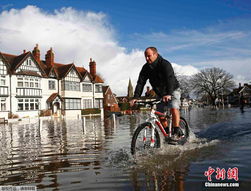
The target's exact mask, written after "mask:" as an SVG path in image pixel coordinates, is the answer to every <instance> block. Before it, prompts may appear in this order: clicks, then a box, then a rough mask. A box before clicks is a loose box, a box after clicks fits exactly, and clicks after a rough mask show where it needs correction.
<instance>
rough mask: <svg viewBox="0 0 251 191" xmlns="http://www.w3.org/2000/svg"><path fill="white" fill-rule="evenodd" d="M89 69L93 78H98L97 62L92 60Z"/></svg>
mask: <svg viewBox="0 0 251 191" xmlns="http://www.w3.org/2000/svg"><path fill="white" fill-rule="evenodd" d="M89 67H90V74H91V75H92V76H93V77H95V76H96V62H95V61H94V60H92V58H90V63H89Z"/></svg>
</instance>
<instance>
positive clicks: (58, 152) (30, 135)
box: [0, 108, 251, 191]
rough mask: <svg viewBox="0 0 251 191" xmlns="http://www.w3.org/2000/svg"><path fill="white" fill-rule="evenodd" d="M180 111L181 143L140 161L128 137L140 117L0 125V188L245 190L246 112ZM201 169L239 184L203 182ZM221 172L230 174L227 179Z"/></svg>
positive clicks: (250, 144) (250, 136)
mask: <svg viewBox="0 0 251 191" xmlns="http://www.w3.org/2000/svg"><path fill="white" fill-rule="evenodd" d="M183 116H184V117H185V118H186V119H187V121H188V122H189V124H190V126H191V130H192V131H193V133H192V135H191V137H190V139H189V142H188V143H187V144H185V145H184V146H173V145H167V144H164V145H162V147H161V148H160V149H158V150H157V151H156V152H154V153H151V154H147V155H145V156H142V157H140V158H134V157H132V156H131V154H130V142H131V138H132V135H133V132H134V130H135V128H136V127H137V125H138V124H139V123H141V122H144V119H145V115H144V114H137V115H132V116H122V117H118V118H117V119H116V122H114V121H113V119H112V118H109V119H104V120H103V121H101V119H100V118H86V120H85V121H84V120H62V119H58V120H45V121H41V120H40V121H34V122H30V123H26V122H18V123H13V124H9V125H5V126H4V125H1V126H0V185H1V186H7V185H8V186H9V185H12V186H21V185H24V186H31V185H32V186H36V187H37V189H38V190H74V191H75V190H95V191H96V190H126V191H127V190H163V191H164V190H167V191H169V190H170V191H184V190H186V191H187V190H188V191H194V190H229V189H230V190H238V191H239V190H241V191H242V190H243V191H244V190H250V189H251V109H250V108H247V109H246V111H245V112H244V113H241V112H240V110H239V109H238V108H231V109H224V110H222V109H221V110H210V109H201V108H199V109H195V108H194V109H192V110H191V112H188V113H186V114H185V113H183ZM209 167H211V168H212V169H214V170H215V171H216V170H217V168H219V169H220V170H223V169H224V170H225V171H226V172H225V177H223V175H222V174H221V175H222V176H221V179H219V180H216V172H214V174H212V176H211V177H212V181H211V182H219V183H225V182H231V183H239V187H235V188H228V187H221V188H218V189H216V188H214V187H211V188H208V187H205V183H206V182H210V181H208V177H207V176H205V175H204V173H205V171H207V170H208V169H209ZM229 169H230V170H232V169H235V170H236V169H237V170H238V174H236V173H235V174H232V176H230V175H231V174H228V170H229ZM221 172H222V171H221ZM235 172H236V171H235ZM228 175H229V176H228ZM234 178H235V179H234ZM236 178H238V179H236Z"/></svg>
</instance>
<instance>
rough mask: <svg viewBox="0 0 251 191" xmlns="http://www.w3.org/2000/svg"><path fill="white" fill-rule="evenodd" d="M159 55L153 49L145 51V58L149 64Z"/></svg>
mask: <svg viewBox="0 0 251 191" xmlns="http://www.w3.org/2000/svg"><path fill="white" fill-rule="evenodd" d="M157 57H158V53H157V52H153V51H152V50H151V49H147V50H146V51H145V58H146V62H147V63H148V64H152V63H153V62H154V61H155V60H156V59H157Z"/></svg>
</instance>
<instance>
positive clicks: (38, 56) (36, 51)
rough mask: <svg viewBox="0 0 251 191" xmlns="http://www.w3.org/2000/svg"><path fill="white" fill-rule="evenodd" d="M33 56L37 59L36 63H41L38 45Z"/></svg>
mask: <svg viewBox="0 0 251 191" xmlns="http://www.w3.org/2000/svg"><path fill="white" fill-rule="evenodd" d="M32 54H33V56H34V58H35V59H36V61H37V62H38V63H40V50H39V49H38V44H36V46H35V47H34V49H33V51H32Z"/></svg>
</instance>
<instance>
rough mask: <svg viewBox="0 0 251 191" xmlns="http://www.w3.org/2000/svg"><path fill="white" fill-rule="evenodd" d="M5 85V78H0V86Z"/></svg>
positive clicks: (2, 76)
mask: <svg viewBox="0 0 251 191" xmlns="http://www.w3.org/2000/svg"><path fill="white" fill-rule="evenodd" d="M5 85H6V78H5V76H4V75H1V76H0V86H5Z"/></svg>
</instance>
